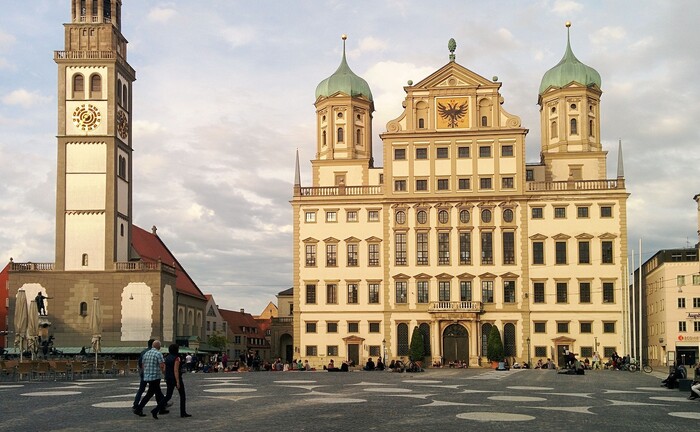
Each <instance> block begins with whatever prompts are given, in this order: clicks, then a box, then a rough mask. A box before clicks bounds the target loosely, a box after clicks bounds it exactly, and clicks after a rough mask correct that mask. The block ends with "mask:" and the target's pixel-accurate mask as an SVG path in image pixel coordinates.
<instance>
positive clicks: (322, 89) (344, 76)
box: [316, 35, 372, 101]
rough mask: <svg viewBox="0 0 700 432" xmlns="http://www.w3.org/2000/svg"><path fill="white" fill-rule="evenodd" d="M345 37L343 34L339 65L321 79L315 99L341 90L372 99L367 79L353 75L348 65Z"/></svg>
mask: <svg viewBox="0 0 700 432" xmlns="http://www.w3.org/2000/svg"><path fill="white" fill-rule="evenodd" d="M346 39H347V36H345V35H343V59H342V60H341V61H340V66H338V69H337V70H336V71H335V72H333V75H331V76H329V77H328V78H326V79H324V80H323V81H321V82H320V83H319V85H318V86H317V87H316V99H318V98H319V97H328V96H331V95H333V94H335V93H338V92H342V93H345V94H347V95H350V96H351V97H357V96H364V97H365V98H366V99H368V100H369V101H372V91H371V90H370V89H369V84H367V81H365V80H364V79H362V78H360V77H359V76H357V75H355V73H354V72H353V71H352V70H351V69H350V66H348V62H347V60H346V58H345V40H346Z"/></svg>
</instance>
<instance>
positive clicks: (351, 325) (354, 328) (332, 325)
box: [304, 321, 381, 333]
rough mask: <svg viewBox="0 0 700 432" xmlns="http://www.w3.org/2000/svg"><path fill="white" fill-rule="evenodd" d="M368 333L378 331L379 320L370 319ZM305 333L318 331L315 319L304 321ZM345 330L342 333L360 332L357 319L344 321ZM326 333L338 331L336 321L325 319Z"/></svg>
mask: <svg viewBox="0 0 700 432" xmlns="http://www.w3.org/2000/svg"><path fill="white" fill-rule="evenodd" d="M367 324H368V329H369V333H379V332H380V331H381V330H380V327H381V322H379V321H370V322H368V323H367ZM304 327H305V329H306V333H317V332H318V322H317V321H306V322H305V325H304ZM346 328H347V331H344V332H343V333H359V332H360V322H359V321H347V322H346ZM326 333H338V321H326Z"/></svg>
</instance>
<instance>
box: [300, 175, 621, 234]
mask: <svg viewBox="0 0 700 432" xmlns="http://www.w3.org/2000/svg"><path fill="white" fill-rule="evenodd" d="M509 178H510V179H511V180H512V177H509ZM504 179H505V178H504ZM444 180H445V181H448V180H447V179H444ZM462 180H465V181H466V183H465V184H464V186H466V187H465V188H466V189H468V188H469V179H460V189H461V188H462V186H463V185H462V183H461V181H462ZM396 182H403V183H401V186H399V188H402V189H400V190H406V189H405V186H406V184H405V182H406V180H396V181H395V183H394V186H395V188H396ZM419 182H427V180H416V189H418V190H423V189H419V186H418V184H419ZM439 182H440V179H438V189H439V188H440V187H441V186H440V183H439ZM421 185H423V183H421ZM502 186H503V185H502ZM507 186H509V187H513V186H512V183H508V184H507ZM420 187H423V186H420ZM425 187H426V188H427V183H425ZM425 190H427V189H425ZM553 209H554V214H553V216H554V219H566V218H567V211H566V210H567V208H566V207H565V206H554V208H553ZM530 211H531V217H532V219H544V211H545V207H544V206H536V207H535V206H533V207H532V208H531V209H530ZM317 212H318V211H317V210H307V211H306V212H305V213H304V220H305V221H306V222H307V223H315V222H316V221H317V217H316V214H317ZM345 214H346V221H347V222H359V217H358V211H357V210H347V211H346V212H345ZM437 216H438V222H440V223H442V224H446V223H449V222H450V211H449V210H446V209H440V210H438V214H437ZM479 216H480V220H481V222H483V223H485V224H489V223H492V221H493V211H492V210H491V209H488V208H485V209H481V211H480V213H479ZM513 216H514V212H513V209H510V208H506V209H504V210H503V211H502V220H503V222H507V223H511V222H513ZM415 217H416V222H417V223H418V224H421V225H424V224H426V223H428V220H429V212H428V211H426V210H417V211H416V214H415ZM600 217H601V218H602V219H606V218H612V206H608V205H603V206H600ZM576 218H577V219H588V218H590V207H589V206H578V205H577V206H576ZM339 220H340V219H339V217H338V210H335V209H334V210H325V221H326V222H329V223H336V222H338V221H339ZM395 220H396V223H397V224H399V225H402V224H405V223H406V221H407V215H406V211H405V210H398V211H396V213H395ZM470 220H471V212H470V211H469V210H467V209H462V210H460V211H459V222H460V223H469V221H470ZM367 221H368V222H379V210H368V211H367Z"/></svg>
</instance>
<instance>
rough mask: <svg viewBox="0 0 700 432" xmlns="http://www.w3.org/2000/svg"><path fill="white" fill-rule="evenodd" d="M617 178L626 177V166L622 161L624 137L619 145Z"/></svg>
mask: <svg viewBox="0 0 700 432" xmlns="http://www.w3.org/2000/svg"><path fill="white" fill-rule="evenodd" d="M617 178H625V166H624V163H623V162H622V139H620V141H619V142H618V145H617Z"/></svg>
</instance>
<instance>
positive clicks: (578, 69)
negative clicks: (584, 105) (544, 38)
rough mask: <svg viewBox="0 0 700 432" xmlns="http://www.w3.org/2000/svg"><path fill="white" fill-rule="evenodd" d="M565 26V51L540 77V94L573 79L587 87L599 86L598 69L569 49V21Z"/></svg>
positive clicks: (562, 85)
mask: <svg viewBox="0 0 700 432" xmlns="http://www.w3.org/2000/svg"><path fill="white" fill-rule="evenodd" d="M566 27H567V29H566V52H565V53H564V57H563V58H562V59H561V61H560V62H559V63H557V65H556V66H554V67H553V68H551V69H550V70H548V71H547V72H546V73H545V74H544V76H543V77H542V82H541V83H540V92H539V94H540V95H542V94H543V93H544V92H545V90H547V89H548V88H549V87H556V88H561V87H564V86H565V85H567V84H570V83H572V82H574V81H575V82H577V83H579V84H583V85H585V86H587V87H590V86H592V85H594V84H595V85H597V86H598V87H599V88H600V83H601V81H600V74H599V73H598V71H596V70H595V69H593V68H592V67H590V66H587V65H585V64H583V63H581V61H580V60H579V59H577V58H576V56H575V55H574V52H573V51H571V42H570V38H569V27H571V23H569V22H567V23H566Z"/></svg>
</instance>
